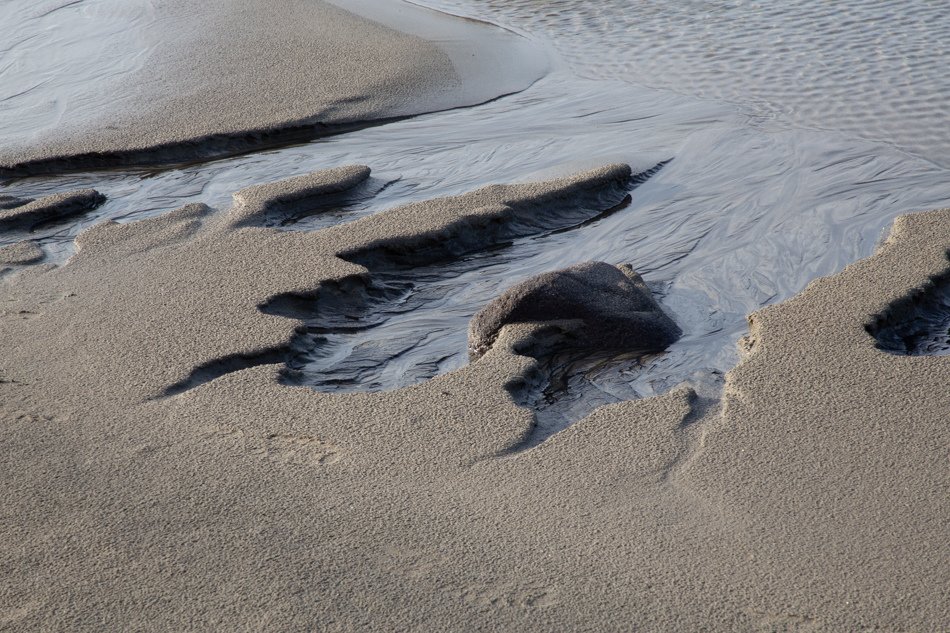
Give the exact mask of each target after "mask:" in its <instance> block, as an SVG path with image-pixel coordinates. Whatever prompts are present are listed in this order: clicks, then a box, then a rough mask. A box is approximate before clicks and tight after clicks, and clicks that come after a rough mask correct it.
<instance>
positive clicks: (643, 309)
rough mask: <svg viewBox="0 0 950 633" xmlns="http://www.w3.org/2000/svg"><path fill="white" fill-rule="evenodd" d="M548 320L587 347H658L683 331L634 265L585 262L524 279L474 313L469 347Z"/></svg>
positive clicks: (480, 348) (477, 351) (481, 349)
mask: <svg viewBox="0 0 950 633" xmlns="http://www.w3.org/2000/svg"><path fill="white" fill-rule="evenodd" d="M549 321H558V322H561V323H562V325H561V328H563V329H565V330H568V331H571V332H572V336H570V337H567V338H566V340H565V343H570V345H571V346H572V347H577V348H580V349H586V350H617V351H620V350H625V351H639V352H656V351H661V350H663V349H665V348H666V347H667V346H668V345H669V344H671V343H672V342H673V341H675V340H676V339H677V338H679V336H680V335H681V334H682V332H681V331H680V329H679V328H678V327H677V326H676V324H675V323H674V322H673V321H672V319H670V318H669V317H668V316H666V314H665V313H664V312H663V311H662V310H661V309H660V306H659V304H658V303H657V302H656V300H655V299H654V298H653V294H652V293H651V292H650V289H649V288H647V285H646V284H645V283H644V281H643V279H642V278H641V277H640V275H639V274H637V272H636V271H634V270H633V268H632V267H630V266H628V265H624V266H619V267H617V266H611V265H610V264H607V263H604V262H585V263H583V264H577V265H575V266H571V267H570V268H565V269H563V270H558V271H554V272H550V273H544V274H542V275H538V276H537V277H533V278H531V279H528V280H525V281H523V282H522V283H520V284H518V285H516V286H513V287H511V288H509V289H508V290H507V291H506V292H505V293H503V294H502V295H501V296H499V297H498V298H497V299H495V300H494V301H492V302H491V303H490V304H488V305H487V306H485V307H484V308H483V309H482V310H480V311H479V312H478V314H476V315H475V316H474V317H473V318H472V322H471V325H470V327H469V350H470V352H471V353H472V355H473V357H475V358H478V357H479V356H481V355H482V354H484V353H485V352H487V351H488V350H489V349H490V348H491V346H492V344H493V343H494V341H495V338H496V337H497V335H498V331H499V330H500V329H501V328H502V327H504V326H505V325H507V324H509V323H533V322H549Z"/></svg>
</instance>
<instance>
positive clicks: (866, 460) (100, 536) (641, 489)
mask: <svg viewBox="0 0 950 633" xmlns="http://www.w3.org/2000/svg"><path fill="white" fill-rule="evenodd" d="M624 174H628V172H626V171H625V170H624V169H623V168H622V167H619V166H618V167H612V168H607V169H604V170H601V171H598V172H593V173H589V174H585V175H582V176H580V177H578V178H575V179H567V180H561V181H556V182H551V183H546V184H541V185H517V186H512V187H492V188H488V189H485V190H482V191H479V192H475V193H473V194H470V195H467V196H462V197H458V198H450V199H443V200H436V201H432V202H431V203H422V204H416V205H410V206H409V207H405V208H402V209H395V210H392V211H388V212H383V213H381V214H378V215H377V216H373V217H369V218H366V219H363V220H359V221H356V222H353V223H350V224H348V225H343V226H341V227H337V228H333V229H328V230H324V231H319V232H315V233H288V232H279V231H276V230H273V229H263V228H256V227H246V228H240V229H233V228H232V226H231V222H230V221H229V217H231V216H230V215H229V213H228V212H219V213H214V214H213V213H211V211H210V210H209V209H208V208H207V207H204V206H202V205H190V206H189V207H186V208H184V209H181V210H178V211H175V212H172V213H169V214H166V215H164V216H160V217H156V218H153V219H148V220H143V221H140V222H136V223H132V224H126V225H119V224H112V223H107V224H104V225H100V226H97V227H95V228H93V229H91V230H89V231H87V232H85V233H83V234H82V235H81V237H80V240H79V245H80V251H79V253H78V254H77V255H76V256H75V257H74V258H73V259H72V260H71V261H70V262H69V263H68V264H67V265H65V266H62V267H59V268H55V267H51V266H43V265H38V266H34V267H32V268H30V269H27V270H25V271H24V272H20V273H18V274H16V275H14V276H12V277H9V278H8V279H7V281H6V283H5V284H4V286H3V295H4V296H3V304H2V305H3V312H2V315H0V333H2V336H3V340H5V341H8V342H12V345H10V344H9V343H8V347H7V353H6V354H5V355H4V358H3V361H2V367H0V377H2V382H0V394H2V402H3V409H2V413H3V417H4V421H3V424H4V432H5V441H4V442H3V443H2V445H0V464H2V465H3V466H2V473H3V476H2V484H0V485H2V487H3V499H4V504H3V520H2V522H0V525H2V537H3V538H2V541H0V543H2V544H0V551H2V560H3V567H4V574H5V577H6V582H5V583H3V585H2V588H0V622H2V623H4V624H5V625H7V626H9V627H10V628H13V629H16V630H37V629H44V630H73V631H74V630H91V629H96V630H101V629H112V630H117V629H125V630H182V629H204V630H260V629H265V630H314V629H317V630H321V629H325V630H345V629H357V628H359V629H380V630H393V629H407V628H410V629H426V630H458V629H471V630H474V629H494V630H497V629H514V628H517V629H523V630H565V629H568V630H570V629H596V630H629V629H631V628H645V629H652V630H670V629H674V628H675V629H687V630H694V629H702V628H710V629H716V630H722V629H734V630H841V631H850V630H858V629H861V628H875V627H877V628H881V629H886V630H940V629H943V628H946V625H947V623H948V622H950V619H948V618H950V614H948V611H947V609H948V606H947V605H948V604H950V601H948V600H947V598H948V596H947V587H948V586H950V582H948V581H950V578H948V569H950V566H948V558H947V556H948V555H947V548H946V543H947V536H948V534H947V527H946V526H947V519H948V508H947V498H948V496H947V493H948V483H950V475H948V469H947V468H946V457H947V455H946V448H947V445H948V433H950V431H948V426H947V412H948V411H950V395H948V392H947V389H946V385H947V381H948V379H950V357H928V356H925V357H902V356H895V355H890V354H886V353H884V352H882V351H880V350H878V349H876V348H875V346H874V339H873V338H872V337H871V336H869V335H868V334H867V333H866V332H865V330H864V324H865V323H866V322H867V321H868V320H869V318H870V317H871V315H873V314H875V313H878V312H880V311H882V310H884V309H885V308H886V306H887V305H888V303H889V302H891V301H893V300H895V299H898V298H899V297H901V296H902V295H904V294H906V293H908V292H909V291H910V290H911V289H913V288H914V287H916V286H919V285H921V284H923V283H924V282H925V281H926V279H927V276H928V275H933V274H936V273H939V272H941V271H943V270H944V269H946V268H947V266H948V261H947V256H946V251H947V248H948V246H950V242H948V236H950V210H944V211H936V212H931V213H923V214H918V215H913V216H906V217H902V218H900V219H899V220H898V221H897V223H896V225H895V228H894V231H893V234H892V236H891V238H890V239H889V240H888V242H887V243H886V244H885V245H884V246H883V247H882V248H881V250H880V251H879V253H878V254H876V255H875V256H874V257H872V258H870V259H867V260H865V261H862V262H859V263H857V264H855V265H853V266H851V267H849V268H847V269H846V270H845V271H844V272H842V273H841V274H839V275H837V276H835V277H832V278H828V279H822V280H819V281H817V282H815V283H813V284H812V285H811V286H810V287H809V288H808V289H807V290H806V291H805V292H804V293H802V294H801V295H800V296H798V297H796V298H795V299H793V300H791V301H788V302H786V303H784V304H781V305H779V306H775V307H772V308H769V309H767V310H763V311H762V312H759V313H757V314H755V315H753V317H752V332H751V335H750V339H749V340H748V341H747V342H746V345H745V347H746V353H745V358H744V359H743V361H742V363H741V364H740V365H739V366H738V367H737V368H736V369H735V370H734V371H732V372H731V373H730V374H729V376H728V378H727V387H726V394H725V399H724V401H723V405H722V407H721V410H713V411H706V410H705V409H704V408H703V405H702V403H701V402H700V401H699V400H698V399H697V398H696V397H695V396H694V395H693V394H692V392H691V391H690V390H689V389H687V388H679V389H676V390H674V391H673V392H671V393H669V394H667V395H665V396H661V397H657V398H652V399H648V400H643V401H632V402H625V403H622V404H618V405H613V406H608V407H604V408H601V409H599V410H597V411H595V412H594V413H593V414H592V415H591V416H590V417H588V418H587V419H585V420H583V421H581V422H579V423H577V424H575V425H574V426H573V427H571V428H569V429H568V430H566V431H564V432H562V433H559V434H557V435H556V436H554V437H553V438H551V439H550V440H549V441H547V442H546V443H544V444H542V445H541V446H539V447H537V448H535V449H532V450H529V451H526V452H523V453H521V454H519V455H518V456H517V457H514V458H505V459H498V458H496V457H494V456H496V455H501V454H503V453H504V451H505V450H506V449H507V448H508V447H510V446H512V445H515V444H517V443H518V442H519V441H520V440H521V439H522V438H523V437H524V436H525V434H526V433H527V432H528V431H529V430H530V427H531V425H532V413H531V412H530V411H527V410H524V409H521V408H519V407H518V406H516V405H515V404H514V403H513V402H512V399H511V397H510V396H509V394H508V393H507V391H506V390H505V388H504V385H505V384H506V383H507V382H508V381H510V380H511V379H512V378H517V377H518V376H519V375H523V374H524V373H525V372H527V371H529V369H530V366H531V364H532V363H533V362H534V361H533V360H532V359H529V358H526V357H523V356H518V355H515V354H513V353H512V352H511V347H512V346H513V345H515V344H516V343H517V342H518V341H519V340H523V337H525V336H530V335H531V332H532V331H533V330H532V328H533V326H531V325H519V326H514V327H510V326H509V327H506V328H505V329H503V331H502V334H501V337H500V339H499V341H498V343H496V345H495V347H494V348H493V349H492V350H491V351H490V352H489V353H488V354H486V355H485V356H484V357H483V358H482V359H480V360H479V361H478V362H476V363H474V364H472V365H470V366H468V367H466V368H464V369H462V370H459V371H456V372H453V373H451V374H448V375H444V376H440V377H438V378H436V379H434V380H432V381H429V382H427V383H424V384H421V385H418V386H416V387H412V388H409V389H404V390H399V391H395V392H389V393H376V394H356V395H330V394H322V393H318V392H314V391H312V390H310V389H308V388H305V387H287V386H283V385H281V384H279V383H278V381H277V375H278V370H279V366H277V365H263V366H258V367H253V368H250V369H247V370H244V371H237V372H233V373H229V374H226V375H225V376H223V377H222V378H219V379H217V380H213V381H211V382H208V383H206V384H203V385H200V386H198V387H197V388H194V389H191V390H189V391H186V392H184V393H181V394H180V395H177V396H173V397H167V398H161V397H157V398H156V396H157V395H160V394H161V393H162V391H163V389H165V388H166V387H167V386H168V385H170V384H172V383H174V382H175V381H179V380H181V379H183V378H185V377H187V376H188V375H189V373H190V372H191V371H192V370H193V369H194V368H195V367H197V366H199V365H202V364H208V363H213V362H214V361H215V359H221V358H224V357H228V356H229V355H234V354H244V355H248V356H252V355H253V354H254V353H256V352H259V351H261V350H266V349H268V348H275V347H279V346H281V345H284V344H286V341H287V340H288V339H289V337H290V336H291V335H292V332H293V328H294V322H293V321H292V320H290V319H286V318H281V317H277V316H270V315H267V314H264V313H262V312H261V311H260V310H258V309H257V307H256V306H258V305H261V304H262V303H264V302H266V301H267V299H268V298H269V297H273V296H274V295H277V294H279V293H297V294H305V293H307V292H311V291H313V290H314V289H315V288H316V287H317V286H318V285H319V284H320V283H321V282H328V281H330V280H340V279H343V278H345V277H348V276H351V275H354V274H360V273H361V272H363V269H362V268H361V267H360V266H357V265H355V264H352V263H349V262H347V261H344V260H342V259H340V258H338V257H337V256H336V254H337V253H342V252H350V253H352V252H366V249H367V248H379V247H381V245H385V247H386V248H388V249H396V248H397V246H398V243H399V242H400V241H402V243H404V244H414V245H416V246H419V244H421V243H423V242H424V241H426V240H428V241H429V242H433V241H434V242H439V241H440V240H441V242H445V241H448V242H453V241H455V242H457V243H461V242H464V241H465V239H466V238H465V235H467V234H476V235H478V234H480V233H481V231H480V229H479V227H480V226H482V227H484V225H485V223H486V222H487V223H488V224H498V223H499V220H498V219H497V218H499V217H502V218H503V217H504V216H503V215H499V214H498V213H497V212H493V214H488V215H489V216H490V217H491V218H495V219H491V220H486V217H487V216H486V211H485V209H486V208H488V209H496V210H497V209H499V208H517V207H518V206H519V203H520V202H523V201H525V200H534V201H537V200H542V201H543V203H542V204H541V205H537V206H535V207H534V213H535V214H537V215H538V216H539V217H541V218H542V219H543V215H544V213H545V211H544V209H545V208H546V207H550V204H545V203H544V202H550V200H552V199H556V198H557V197H564V196H571V195H575V194H576V192H577V191H578V190H591V189H596V188H598V187H609V186H611V183H613V182H615V181H616V179H617V178H618V177H625V176H624ZM351 175H352V173H351V170H340V171H339V172H337V177H338V178H340V180H341V182H343V181H345V180H346V178H348V177H350V176H351ZM317 180H319V178H317ZM323 180H324V181H329V180H331V178H330V176H328V175H327V174H324V175H323ZM278 196H279V192H278ZM508 221H510V222H515V221H516V220H515V219H512V217H509V219H508ZM502 222H504V220H502ZM419 236H427V237H422V238H421V237H419ZM453 236H454V237H453ZM381 238H384V239H382V241H381Z"/></svg>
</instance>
